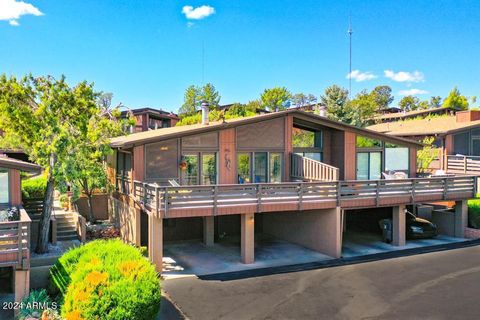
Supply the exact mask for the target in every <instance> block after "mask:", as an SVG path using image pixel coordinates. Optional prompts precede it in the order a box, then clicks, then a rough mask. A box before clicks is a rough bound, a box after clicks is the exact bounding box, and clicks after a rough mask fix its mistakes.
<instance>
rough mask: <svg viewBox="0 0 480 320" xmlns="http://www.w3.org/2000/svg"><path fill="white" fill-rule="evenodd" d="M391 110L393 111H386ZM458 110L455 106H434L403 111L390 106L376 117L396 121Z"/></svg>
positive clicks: (381, 119)
mask: <svg viewBox="0 0 480 320" xmlns="http://www.w3.org/2000/svg"><path fill="white" fill-rule="evenodd" d="M387 110H390V111H391V112H386V111H387ZM455 112H456V110H455V109H453V108H444V107H439V108H432V109H424V110H414V111H407V112H406V111H401V110H400V109H398V108H389V109H385V110H383V111H382V112H381V114H380V115H378V116H376V117H375V118H374V120H375V122H380V123H382V122H395V121H399V120H406V119H415V118H424V117H427V116H431V115H455Z"/></svg>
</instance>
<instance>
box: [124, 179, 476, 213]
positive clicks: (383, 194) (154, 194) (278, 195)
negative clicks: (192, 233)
mask: <svg viewBox="0 0 480 320" xmlns="http://www.w3.org/2000/svg"><path fill="white" fill-rule="evenodd" d="M133 183H134V197H135V199H136V200H137V201H138V202H140V203H141V204H142V205H144V206H145V207H146V208H147V209H148V210H150V211H152V212H154V213H156V214H157V215H159V216H161V215H163V217H167V216H168V215H169V214H170V212H171V211H172V210H173V211H174V210H182V209H184V210H190V211H193V210H197V209H208V210H210V209H211V210H212V212H213V213H212V214H214V215H216V214H218V212H219V209H222V208H227V207H228V208H233V209H238V208H242V207H243V208H245V207H251V208H253V209H252V210H255V211H256V212H263V211H264V210H267V209H268V207H269V206H271V207H272V206H273V205H275V204H295V208H297V209H298V210H303V209H304V208H315V206H318V205H320V204H322V203H323V204H322V205H323V207H325V206H330V207H335V206H342V207H343V206H344V207H360V206H362V205H363V206H367V207H368V206H379V205H387V204H391V203H416V201H430V200H452V199H457V198H461V199H463V198H465V199H467V198H469V197H473V196H474V194H475V188H476V177H474V176H457V177H433V178H411V179H399V180H362V181H360V180H351V181H321V182H286V183H277V184H274V183H253V184H231V185H202V186H181V187H162V186H158V185H152V184H148V183H145V182H141V181H137V180H134V181H133ZM363 200H365V201H367V202H368V201H370V202H368V203H367V204H365V203H364V202H362V201H363ZM387 200H388V201H389V202H388V203H386V202H385V201H387ZM312 206H313V207H312ZM239 210H240V209H239ZM272 210H273V209H272ZM277 210H278V209H277ZM281 210H288V209H286V208H285V209H281ZM290 210H292V209H290Z"/></svg>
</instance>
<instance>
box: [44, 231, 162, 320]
mask: <svg viewBox="0 0 480 320" xmlns="http://www.w3.org/2000/svg"><path fill="white" fill-rule="evenodd" d="M50 273H51V279H52V288H53V289H54V293H59V294H60V300H61V301H62V308H61V312H62V316H63V317H64V318H66V319H67V320H68V319H133V320H134V319H153V318H155V316H156V314H157V313H158V309H159V306H160V280H159V278H158V276H157V273H156V272H155V268H154V267H153V265H152V264H151V263H150V262H149V261H148V260H147V259H146V258H144V257H143V256H142V255H141V253H140V251H139V250H138V249H136V248H135V247H133V246H130V245H126V244H124V243H123V242H121V241H120V240H95V241H92V242H90V243H88V244H86V245H83V246H81V247H78V248H74V249H72V250H70V251H68V252H66V253H65V254H64V255H63V256H62V257H60V259H59V260H58V261H57V263H56V264H55V265H54V266H53V267H52V269H51V271H50Z"/></svg>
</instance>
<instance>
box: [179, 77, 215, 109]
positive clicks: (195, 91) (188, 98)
mask: <svg viewBox="0 0 480 320" xmlns="http://www.w3.org/2000/svg"><path fill="white" fill-rule="evenodd" d="M220 99H221V96H220V94H219V92H218V91H217V90H216V89H215V86H214V85H213V84H211V83H207V84H206V85H204V86H203V87H199V86H194V85H191V86H189V87H188V88H187V89H185V94H184V96H183V104H182V106H181V107H180V109H179V110H178V113H179V114H180V115H192V114H194V113H195V112H196V111H197V110H199V109H200V106H201V104H202V102H203V101H206V102H208V104H209V106H210V107H209V109H210V110H214V109H217V108H218V105H219V103H220Z"/></svg>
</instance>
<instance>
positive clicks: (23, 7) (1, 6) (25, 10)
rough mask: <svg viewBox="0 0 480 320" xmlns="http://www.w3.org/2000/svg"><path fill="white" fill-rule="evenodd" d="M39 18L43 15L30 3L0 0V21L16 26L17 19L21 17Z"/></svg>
mask: <svg viewBox="0 0 480 320" xmlns="http://www.w3.org/2000/svg"><path fill="white" fill-rule="evenodd" d="M28 14H31V15H34V16H41V15H43V13H42V12H41V11H40V10H38V8H36V7H34V6H33V5H31V4H30V3H26V2H23V1H17V0H0V20H5V21H8V23H9V24H10V25H11V26H18V25H19V23H18V19H20V17H21V16H23V15H28Z"/></svg>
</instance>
